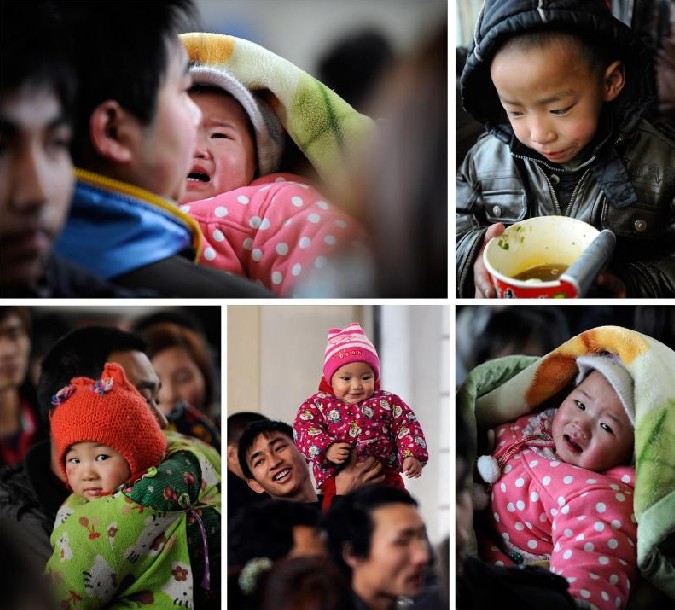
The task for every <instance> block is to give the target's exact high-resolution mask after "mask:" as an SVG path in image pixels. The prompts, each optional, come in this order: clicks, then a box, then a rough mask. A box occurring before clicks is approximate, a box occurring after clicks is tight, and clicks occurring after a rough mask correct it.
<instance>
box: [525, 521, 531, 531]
mask: <svg viewBox="0 0 675 610" xmlns="http://www.w3.org/2000/svg"><path fill="white" fill-rule="evenodd" d="M525 527H527V529H530V530H531V529H532V524H531V523H530V522H529V521H525Z"/></svg>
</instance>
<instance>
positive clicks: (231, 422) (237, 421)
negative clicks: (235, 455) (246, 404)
mask: <svg viewBox="0 0 675 610" xmlns="http://www.w3.org/2000/svg"><path fill="white" fill-rule="evenodd" d="M268 419H269V418H267V417H265V416H264V415H263V414H262V413H257V412H255V411H238V412H237V413H232V414H231V415H228V417H227V444H228V446H235V447H238V445H239V440H240V439H241V436H242V434H244V430H246V428H248V427H249V426H250V425H251V424H253V423H255V422H259V421H266V420H268Z"/></svg>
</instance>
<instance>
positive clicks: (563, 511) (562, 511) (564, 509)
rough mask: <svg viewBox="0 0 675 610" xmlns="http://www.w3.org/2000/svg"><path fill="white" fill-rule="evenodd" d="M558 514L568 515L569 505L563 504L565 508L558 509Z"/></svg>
mask: <svg viewBox="0 0 675 610" xmlns="http://www.w3.org/2000/svg"><path fill="white" fill-rule="evenodd" d="M560 512H561V513H562V514H563V515H566V514H567V513H569V512H570V507H569V504H565V506H563V507H562V508H561V509H560Z"/></svg>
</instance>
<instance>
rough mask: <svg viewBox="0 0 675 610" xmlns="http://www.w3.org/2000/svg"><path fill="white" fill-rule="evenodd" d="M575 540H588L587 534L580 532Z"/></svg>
mask: <svg viewBox="0 0 675 610" xmlns="http://www.w3.org/2000/svg"><path fill="white" fill-rule="evenodd" d="M575 540H586V536H584V535H583V534H579V535H578V536H577V537H576V538H575Z"/></svg>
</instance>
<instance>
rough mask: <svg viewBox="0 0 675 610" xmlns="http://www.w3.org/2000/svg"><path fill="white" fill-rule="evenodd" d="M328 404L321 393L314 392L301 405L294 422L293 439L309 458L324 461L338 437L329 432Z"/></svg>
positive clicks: (315, 461) (317, 461)
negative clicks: (327, 422) (325, 418)
mask: <svg viewBox="0 0 675 610" xmlns="http://www.w3.org/2000/svg"><path fill="white" fill-rule="evenodd" d="M325 406H326V404H325V400H324V399H323V398H322V395H321V394H314V395H313V396H311V397H310V398H308V399H307V400H306V401H305V402H303V403H302V404H301V405H300V408H299V409H298V414H297V415H296V416H295V421H294V422H293V437H294V438H293V440H294V441H295V445H296V446H297V448H298V449H299V450H300V453H302V454H303V455H304V456H305V457H306V458H307V459H308V460H311V461H312V462H314V463H316V464H321V463H323V462H324V461H325V460H324V457H325V454H326V450H327V449H328V447H330V446H331V445H332V444H333V443H335V442H336V439H335V438H334V437H333V436H331V435H330V434H329V433H328V429H327V426H326V423H325V420H324V417H325V416H324V413H323V409H324V407H325Z"/></svg>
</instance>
